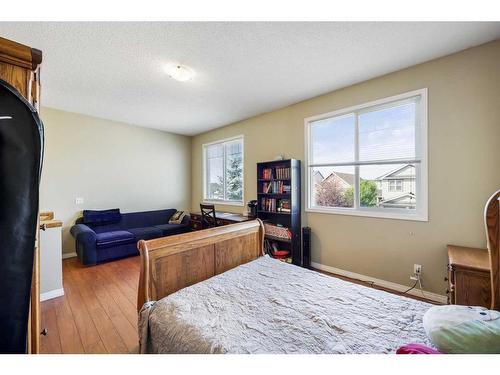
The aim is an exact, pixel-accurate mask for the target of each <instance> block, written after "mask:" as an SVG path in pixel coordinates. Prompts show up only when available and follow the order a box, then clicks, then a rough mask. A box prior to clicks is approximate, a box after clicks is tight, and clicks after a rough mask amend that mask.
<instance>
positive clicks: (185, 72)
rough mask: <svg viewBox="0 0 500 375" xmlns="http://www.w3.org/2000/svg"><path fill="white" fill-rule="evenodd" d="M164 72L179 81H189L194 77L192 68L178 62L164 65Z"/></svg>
mask: <svg viewBox="0 0 500 375" xmlns="http://www.w3.org/2000/svg"><path fill="white" fill-rule="evenodd" d="M165 72H166V73H167V74H168V75H169V77H170V78H173V79H175V80H177V81H180V82H186V81H190V80H192V79H193V77H194V74H195V73H194V70H193V69H191V68H189V67H187V66H185V65H178V64H169V65H166V66H165Z"/></svg>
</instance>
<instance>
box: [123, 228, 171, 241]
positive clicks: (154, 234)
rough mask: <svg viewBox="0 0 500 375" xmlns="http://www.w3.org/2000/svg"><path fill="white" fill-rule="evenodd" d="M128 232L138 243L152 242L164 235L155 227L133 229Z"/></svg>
mask: <svg viewBox="0 0 500 375" xmlns="http://www.w3.org/2000/svg"><path fill="white" fill-rule="evenodd" d="M127 230H128V231H129V232H130V233H132V234H133V235H134V237H135V240H136V241H139V240H151V239H153V238H158V237H161V236H162V235H163V231H162V230H161V229H160V228H155V227H144V228H131V229H127Z"/></svg>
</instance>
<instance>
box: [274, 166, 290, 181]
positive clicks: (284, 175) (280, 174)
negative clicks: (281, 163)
mask: <svg viewBox="0 0 500 375" xmlns="http://www.w3.org/2000/svg"><path fill="white" fill-rule="evenodd" d="M276 178H278V179H280V180H289V179H290V168H289V167H280V168H276Z"/></svg>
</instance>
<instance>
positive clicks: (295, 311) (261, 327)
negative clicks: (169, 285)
mask: <svg viewBox="0 0 500 375" xmlns="http://www.w3.org/2000/svg"><path fill="white" fill-rule="evenodd" d="M430 306H431V305H429V304H428V303H424V302H420V301H416V300H413V299H409V298H405V297H401V296H397V295H394V294H390V293H386V292H383V291H380V290H376V289H372V288H368V287H364V286H361V285H357V284H353V283H350V282H346V281H343V280H340V279H337V278H334V277H330V276H326V275H323V274H320V273H318V272H314V271H310V270H306V269H303V268H300V267H296V266H293V265H289V264H285V263H282V262H280V261H277V260H274V259H271V258H269V257H268V256H264V257H261V258H259V259H257V260H255V261H253V262H250V263H248V264H245V265H242V266H240V267H237V268H235V269H232V270H230V271H227V272H225V273H223V274H221V275H218V276H215V277H212V278H211V279H209V280H206V281H204V282H202V283H199V284H196V285H193V286H190V287H188V288H185V289H182V290H180V291H178V292H176V293H174V294H171V295H170V296H167V297H165V298H163V299H162V300H160V301H157V302H155V303H153V304H150V305H149V306H145V308H143V310H142V312H141V314H140V318H139V330H140V336H141V337H140V338H141V346H142V350H143V351H144V352H148V353H391V352H394V351H395V350H396V349H397V348H398V347H399V346H401V345H403V344H407V343H411V342H416V343H422V344H426V345H429V346H430V345H431V343H430V341H429V340H428V339H427V336H426V334H425V331H424V328H423V326H422V316H423V314H424V313H425V311H426V310H427V309H428V308H429V307H430Z"/></svg>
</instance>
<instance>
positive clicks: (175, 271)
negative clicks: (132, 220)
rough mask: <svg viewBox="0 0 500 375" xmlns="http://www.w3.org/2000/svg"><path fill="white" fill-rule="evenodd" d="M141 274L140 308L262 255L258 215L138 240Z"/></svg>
mask: <svg viewBox="0 0 500 375" xmlns="http://www.w3.org/2000/svg"><path fill="white" fill-rule="evenodd" d="M138 247H139V251H140V253H141V274H140V278H139V290H138V296H137V310H138V311H140V310H141V308H142V306H143V305H144V303H146V302H148V301H157V300H159V299H161V298H163V297H165V296H167V295H169V294H172V293H174V292H176V291H177V290H179V289H182V288H185V287H187V286H190V285H193V284H196V283H198V282H200V281H203V280H206V279H209V278H210V277H212V276H215V275H218V274H220V273H222V272H225V271H227V270H230V269H231V268H235V267H237V266H239V265H241V264H244V263H248V262H250V261H252V260H254V259H256V258H258V257H259V256H261V255H263V248H264V225H263V224H262V221H260V220H259V219H256V220H252V221H246V222H243V223H238V224H231V225H225V226H222V227H216V228H212V229H206V230H200V231H196V232H192V233H185V234H179V235H175V236H170V237H163V238H158V239H154V240H150V241H144V240H142V241H139V243H138Z"/></svg>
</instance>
